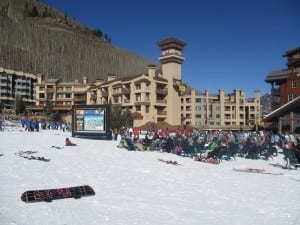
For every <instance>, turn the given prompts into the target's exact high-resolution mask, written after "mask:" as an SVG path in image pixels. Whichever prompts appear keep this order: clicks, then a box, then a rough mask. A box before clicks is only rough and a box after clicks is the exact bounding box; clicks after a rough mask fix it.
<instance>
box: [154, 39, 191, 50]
mask: <svg viewBox="0 0 300 225" xmlns="http://www.w3.org/2000/svg"><path fill="white" fill-rule="evenodd" d="M157 45H158V46H159V48H160V50H162V51H163V50H166V49H177V50H180V51H181V50H183V48H184V47H185V46H186V43H185V42H183V41H180V40H178V39H176V38H166V39H164V40H162V41H159V42H157Z"/></svg>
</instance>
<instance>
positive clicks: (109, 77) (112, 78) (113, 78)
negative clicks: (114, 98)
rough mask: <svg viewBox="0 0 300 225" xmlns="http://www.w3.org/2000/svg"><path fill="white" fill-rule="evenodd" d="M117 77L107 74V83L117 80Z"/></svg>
mask: <svg viewBox="0 0 300 225" xmlns="http://www.w3.org/2000/svg"><path fill="white" fill-rule="evenodd" d="M116 78H117V76H116V75H115V74H107V81H111V80H115V79H116Z"/></svg>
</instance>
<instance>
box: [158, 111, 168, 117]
mask: <svg viewBox="0 0 300 225" xmlns="http://www.w3.org/2000/svg"><path fill="white" fill-rule="evenodd" d="M157 115H163V116H165V115H167V111H157Z"/></svg>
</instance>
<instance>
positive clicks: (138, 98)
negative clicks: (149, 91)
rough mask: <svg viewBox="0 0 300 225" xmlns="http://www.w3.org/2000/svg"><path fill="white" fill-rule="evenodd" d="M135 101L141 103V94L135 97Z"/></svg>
mask: <svg viewBox="0 0 300 225" xmlns="http://www.w3.org/2000/svg"><path fill="white" fill-rule="evenodd" d="M135 101H137V102H140V101H141V94H136V95H135Z"/></svg>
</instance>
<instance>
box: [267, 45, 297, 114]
mask: <svg viewBox="0 0 300 225" xmlns="http://www.w3.org/2000/svg"><path fill="white" fill-rule="evenodd" d="M283 57H286V58H287V63H286V65H287V68H286V69H283V70H276V71H272V72H271V73H270V74H269V75H268V76H267V77H266V79H265V82H267V83H270V84H271V95H272V110H275V109H277V108H279V107H280V106H282V105H284V104H286V103H288V102H289V101H291V100H293V99H295V98H296V97H298V96H300V47H298V48H295V49H292V50H289V51H286V52H285V53H284V55H283Z"/></svg>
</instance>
